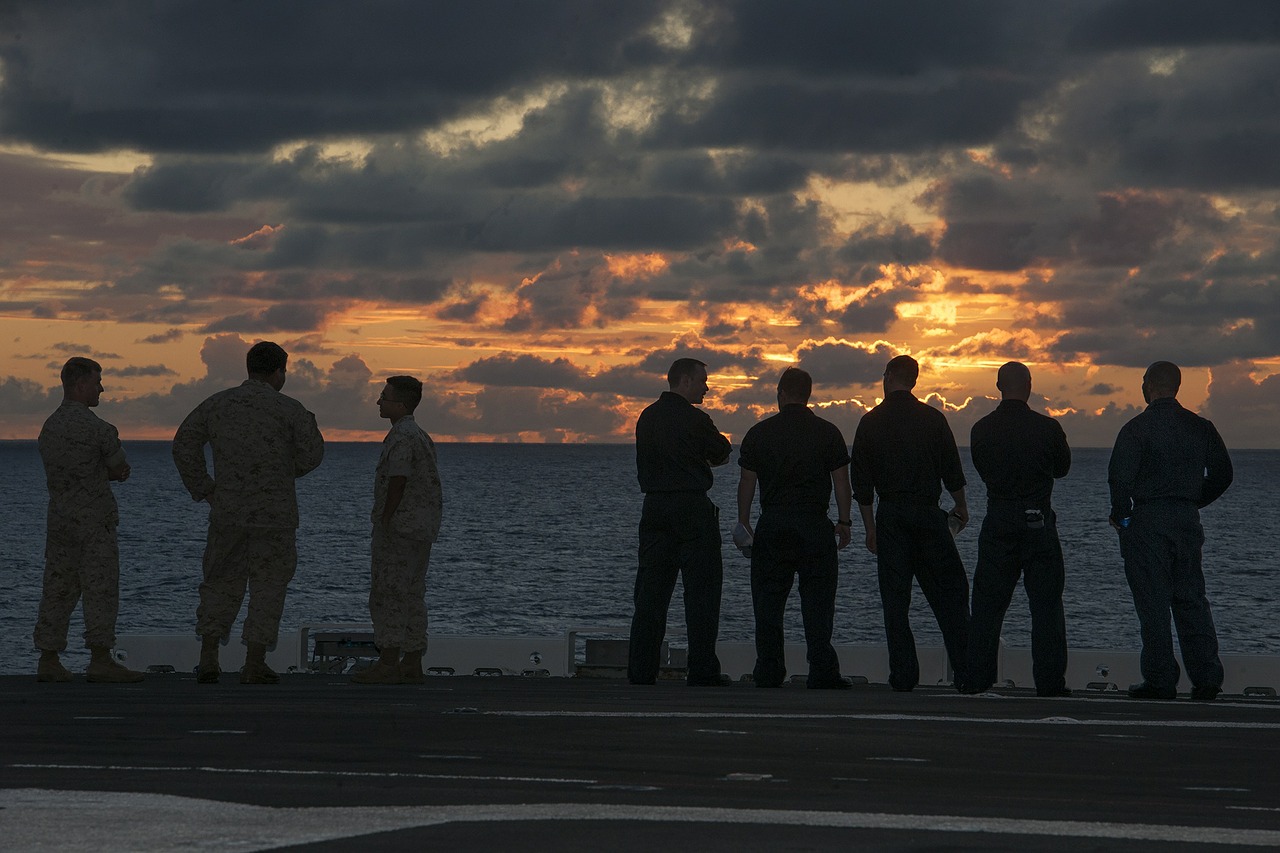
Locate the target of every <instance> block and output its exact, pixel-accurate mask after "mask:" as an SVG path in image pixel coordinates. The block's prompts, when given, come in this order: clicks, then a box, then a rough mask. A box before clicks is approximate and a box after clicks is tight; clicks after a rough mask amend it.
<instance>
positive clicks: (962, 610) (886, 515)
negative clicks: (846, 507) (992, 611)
mask: <svg viewBox="0 0 1280 853" xmlns="http://www.w3.org/2000/svg"><path fill="white" fill-rule="evenodd" d="M850 455H851V457H852V463H851V464H850V477H851V479H852V481H853V499H854V500H855V501H856V502H857V503H858V504H859V505H860V506H869V505H870V504H871V502H872V500H873V499H874V498H875V496H876V495H879V497H880V503H879V506H878V507H877V508H876V517H875V523H876V541H877V543H878V544H877V549H876V568H877V571H878V574H879V580H880V603H881V606H882V607H883V609H884V632H885V640H886V641H887V643H888V646H889V684H890V686H892V687H893V689H895V690H911V689H913V688H914V687H915V686H916V685H917V684H918V683H919V681H920V660H919V658H918V657H917V656H916V642H915V635H913V634H912V633H911V623H910V620H909V618H908V613H909V609H910V606H911V582H912V579H913V578H914V579H916V580H917V581H918V582H919V584H920V591H921V592H923V593H924V597H925V600H927V601H928V602H929V607H930V608H931V609H932V610H933V615H934V617H935V618H936V619H937V620H938V628H939V629H940V630H941V631H942V640H943V643H944V644H945V645H946V647H947V656H948V657H949V658H950V660H951V668H952V669H953V670H954V672H955V677H956V684H957V686H959V685H962V684H964V683H966V681H967V679H966V671H965V667H966V666H967V665H968V659H969V579H968V577H967V576H966V575H965V573H964V565H963V564H962V563H961V562H960V552H959V551H957V550H956V543H955V539H954V538H953V537H952V536H951V532H950V530H949V529H948V528H947V512H946V511H945V510H944V509H942V507H940V506H938V498H940V497H941V496H942V487H943V486H945V487H946V489H947V491H949V492H957V491H959V490H960V489H963V488H964V486H965V479H964V470H963V469H962V468H961V467H960V451H959V450H957V449H956V440H955V436H954V435H952V433H951V427H950V426H948V425H947V419H946V416H945V415H943V414H942V412H940V411H938V410H937V409H935V408H933V407H932V406H930V405H928V404H926V403H922V402H920V401H919V400H917V399H916V398H915V396H914V395H912V393H911V392H910V391H894V392H892V393H890V394H889V395H888V397H886V398H885V399H884V401H883V402H881V403H880V405H878V406H876V407H875V408H874V409H872V410H871V411H869V412H867V413H866V414H865V415H863V416H862V420H860V421H859V422H858V430H857V432H856V433H855V435H854V438H853V451H852V453H851V454H850Z"/></svg>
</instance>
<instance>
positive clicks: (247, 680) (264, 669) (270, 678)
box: [240, 661, 280, 684]
mask: <svg viewBox="0 0 1280 853" xmlns="http://www.w3.org/2000/svg"><path fill="white" fill-rule="evenodd" d="M240 683H241V684H279V683H280V674H279V673H278V672H276V671H275V670H274V669H272V668H271V667H269V666H267V663H266V661H253V662H249V661H245V665H244V669H242V670H240Z"/></svg>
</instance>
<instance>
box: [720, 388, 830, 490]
mask: <svg viewBox="0 0 1280 853" xmlns="http://www.w3.org/2000/svg"><path fill="white" fill-rule="evenodd" d="M848 462H849V455H848V451H847V450H846V448H845V443H844V436H843V435H841V433H840V429H839V427H837V426H836V425H835V424H833V423H831V422H830V421H828V420H825V419H823V418H820V417H818V416H817V415H816V414H815V413H814V412H813V410H812V409H810V408H809V407H808V406H805V405H803V404H799V403H795V404H790V405H787V406H784V407H783V408H782V410H781V411H780V412H778V413H777V414H776V415H773V416H771V417H768V418H765V419H764V420H763V421H761V422H760V423H758V424H756V425H755V426H753V427H752V428H751V429H750V430H748V431H747V434H746V436H745V437H744V438H743V439H742V447H741V449H740V461H739V464H740V465H741V466H742V467H743V468H746V469H747V470H748V471H754V472H755V473H756V475H757V477H758V478H759V480H760V508H761V510H762V511H770V510H774V511H777V510H784V511H795V510H800V511H806V510H814V511H817V512H819V513H825V512H826V511H827V509H828V507H829V506H830V499H831V472H832V471H834V470H836V469H838V468H840V467H841V466H843V465H846V464H848Z"/></svg>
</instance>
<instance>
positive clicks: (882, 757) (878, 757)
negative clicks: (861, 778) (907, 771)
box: [867, 755, 929, 764]
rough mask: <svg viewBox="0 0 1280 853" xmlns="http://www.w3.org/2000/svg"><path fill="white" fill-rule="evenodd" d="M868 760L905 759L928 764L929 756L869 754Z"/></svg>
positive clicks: (914, 762)
mask: <svg viewBox="0 0 1280 853" xmlns="http://www.w3.org/2000/svg"><path fill="white" fill-rule="evenodd" d="M867 761H903V762H908V763H911V764H928V763H929V759H928V758H907V757H905V756H899V755H868V756H867Z"/></svg>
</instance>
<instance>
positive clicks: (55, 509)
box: [34, 357, 142, 683]
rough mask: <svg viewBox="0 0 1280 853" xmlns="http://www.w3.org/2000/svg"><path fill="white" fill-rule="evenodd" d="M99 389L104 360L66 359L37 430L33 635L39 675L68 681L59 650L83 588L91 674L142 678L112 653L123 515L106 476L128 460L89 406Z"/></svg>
mask: <svg viewBox="0 0 1280 853" xmlns="http://www.w3.org/2000/svg"><path fill="white" fill-rule="evenodd" d="M101 395H102V366H101V365H100V364H98V363H97V362H96V361H93V360H92V359H88V358H80V357H76V358H72V359H70V360H68V361H67V363H66V364H65V365H63V368H62V397H63V398H62V405H61V406H59V407H58V409H57V411H55V412H54V413H53V414H52V415H50V416H49V419H48V420H46V421H45V422H44V426H43V427H42V428H41V430H40V441H39V446H40V458H41V459H42V460H43V461H44V473H45V480H46V482H47V484H48V487H49V515H48V525H47V528H46V533H45V551H44V560H45V566H44V591H43V594H42V595H41V597H40V615H39V617H38V618H37V620H36V630H35V636H34V639H35V645H36V648H38V649H40V663H39V664H38V665H37V668H36V680H37V681H70V680H71V673H70V672H68V671H67V669H66V667H64V666H63V665H62V661H60V660H58V653H59V652H61V651H62V650H63V649H65V648H66V647H67V627H68V623H69V622H70V620H71V612H72V611H73V610H75V607H76V602H77V601H78V600H79V599H80V596H81V594H83V595H84V643H85V645H86V646H87V647H88V648H89V651H90V654H91V655H92V657H91V659H90V662H89V668H88V670H87V675H88V680H89V681H93V682H108V683H128V682H136V681H141V680H142V673H140V672H134V671H133V670H129V669H126V668H124V667H123V666H121V665H120V664H118V663H116V662H115V661H114V660H112V659H111V647H112V646H114V645H115V642H116V614H117V612H118V611H119V605H120V552H119V549H118V547H117V545H116V525H117V524H118V523H119V520H120V516H119V513H118V512H117V510H116V499H115V497H114V496H113V495H112V494H111V487H110V485H109V484H108V483H109V481H111V480H115V481H117V482H121V483H123V482H124V481H125V480H127V479H128V478H129V463H128V462H127V461H126V460H125V455H124V448H123V447H121V446H120V436H119V434H118V433H117V432H116V428H115V427H113V426H112V425H111V424H109V423H107V422H106V421H104V420H102V419H100V418H99V417H98V416H97V415H95V414H94V413H93V412H91V411H89V409H90V408H92V407H94V406H96V405H98V399H99V397H100V396H101Z"/></svg>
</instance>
